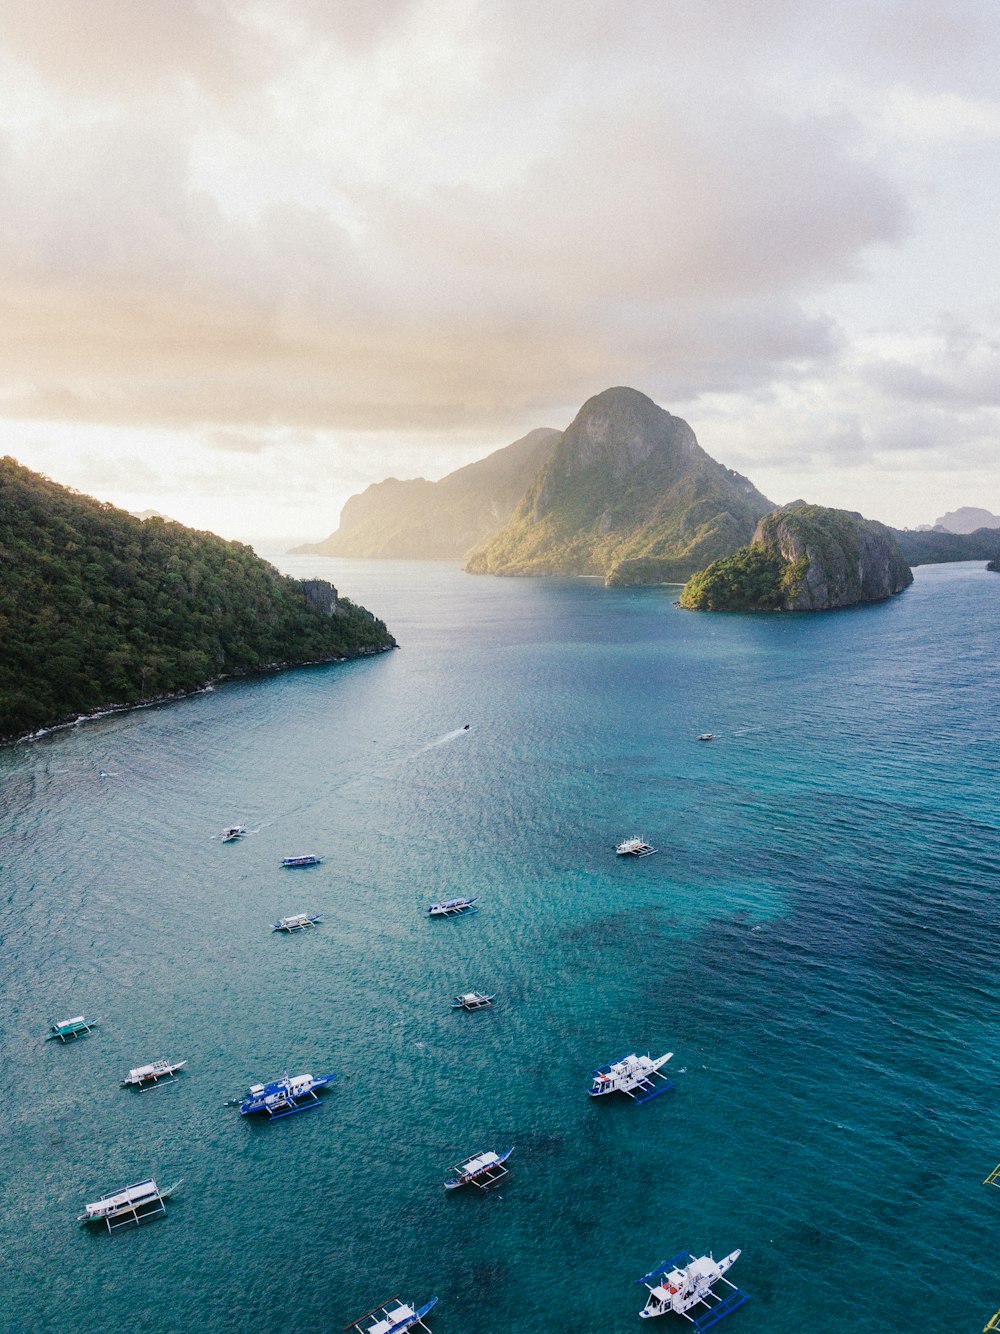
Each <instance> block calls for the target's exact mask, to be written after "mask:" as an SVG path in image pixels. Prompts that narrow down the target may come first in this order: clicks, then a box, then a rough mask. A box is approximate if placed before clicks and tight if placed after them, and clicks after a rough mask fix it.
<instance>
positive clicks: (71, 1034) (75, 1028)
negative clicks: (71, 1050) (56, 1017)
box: [45, 1014, 101, 1042]
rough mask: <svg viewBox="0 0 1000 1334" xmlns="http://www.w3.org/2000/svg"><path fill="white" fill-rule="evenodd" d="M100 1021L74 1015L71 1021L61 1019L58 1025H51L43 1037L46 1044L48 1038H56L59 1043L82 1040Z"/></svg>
mask: <svg viewBox="0 0 1000 1334" xmlns="http://www.w3.org/2000/svg"><path fill="white" fill-rule="evenodd" d="M100 1022H101V1021H100V1019H84V1017H83V1015H82V1014H77V1015H74V1016H73V1018H72V1019H61V1020H60V1021H59V1023H58V1024H53V1025H52V1027H51V1028H50V1029H49V1031H48V1033H46V1035H45V1040H46V1042H47V1041H48V1040H49V1039H50V1038H58V1039H59V1041H60V1042H70V1041H72V1039H73V1038H82V1037H86V1035H87V1034H88V1033H89V1032H90V1030H91V1029H92V1028H93V1027H94V1025H95V1024H99V1023H100Z"/></svg>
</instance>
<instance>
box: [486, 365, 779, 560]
mask: <svg viewBox="0 0 1000 1334" xmlns="http://www.w3.org/2000/svg"><path fill="white" fill-rule="evenodd" d="M773 508H774V506H773V504H772V503H771V501H769V500H768V499H767V497H766V496H762V495H761V494H760V492H759V491H758V490H757V489H756V488H755V487H754V486H753V485H752V483H750V482H749V481H747V479H746V478H745V477H741V476H740V474H739V473H737V472H733V471H732V470H731V469H729V468H724V467H723V466H722V464H721V463H716V462H715V460H714V459H712V458H710V457H709V455H708V454H706V453H705V451H704V450H703V449H702V448H701V447H700V446H699V444H698V442H697V440H696V439H695V436H694V432H693V431H692V430H691V428H690V426H688V424H687V422H685V421H682V420H681V419H680V418H679V417H672V416H671V415H670V413H669V412H664V410H663V409H662V408H659V407H657V405H656V404H655V403H654V402H653V401H652V399H649V398H647V397H646V396H645V394H640V393H638V392H637V391H636V390H635V389H626V388H617V389H606V390H605V391H604V392H603V393H601V394H597V395H596V396H595V397H594V398H591V399H588V401H587V402H586V403H585V404H584V405H583V407H582V408H581V409H580V411H579V412H578V413H577V415H576V417H575V419H574V420H573V422H572V423H571V424H570V426H569V427H568V428H567V430H566V431H564V432H563V435H562V437H561V439H559V440H558V441H557V442H556V444H555V447H554V449H552V450H551V453H550V455H549V458H548V459H547V461H546V462H545V463H543V465H542V466H541V468H540V469H539V471H538V473H537V475H536V476H535V478H534V480H533V481H532V483H531V485H530V486H529V488H528V490H527V491H526V493H525V495H524V496H523V497H522V499H521V501H520V503H519V504H518V506H517V508H516V509H515V511H514V513H513V514H512V516H511V518H510V521H509V522H508V524H507V525H506V527H505V528H503V529H502V530H501V531H500V532H499V533H498V534H497V536H496V537H494V538H493V539H492V541H490V542H488V543H486V545H484V546H483V547H482V548H481V549H480V550H479V551H477V552H475V553H474V554H473V556H472V557H471V558H470V560H469V562H468V564H467V565H466V569H467V570H469V571H470V572H472V573H473V574H504V575H517V574H522V575H523V574H599V575H603V576H604V577H605V579H606V581H607V582H608V583H635V584H646V583H662V582H665V581H669V580H682V579H686V578H687V577H688V576H689V575H690V574H692V573H693V572H694V571H695V570H699V569H702V568H703V567H704V566H705V565H707V564H708V563H709V561H711V560H714V559H715V558H716V557H717V556H722V555H726V554H728V553H729V552H731V551H733V550H735V549H736V548H737V547H738V546H740V545H742V544H743V543H744V542H748V541H749V540H750V538H751V536H752V534H753V531H754V527H755V526H756V523H757V520H758V519H759V518H760V517H761V516H762V515H764V514H766V513H767V512H768V511H769V510H771V509H773Z"/></svg>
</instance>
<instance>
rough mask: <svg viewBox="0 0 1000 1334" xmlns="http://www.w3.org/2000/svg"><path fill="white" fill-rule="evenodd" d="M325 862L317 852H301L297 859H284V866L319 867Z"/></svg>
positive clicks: (282, 862)
mask: <svg viewBox="0 0 1000 1334" xmlns="http://www.w3.org/2000/svg"><path fill="white" fill-rule="evenodd" d="M322 860H323V858H322V857H319V856H317V855H316V853H315V852H301V853H299V855H298V856H297V857H282V859H281V864H282V866H318V865H319V864H320V862H321V861H322Z"/></svg>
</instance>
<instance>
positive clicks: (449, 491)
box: [295, 427, 560, 561]
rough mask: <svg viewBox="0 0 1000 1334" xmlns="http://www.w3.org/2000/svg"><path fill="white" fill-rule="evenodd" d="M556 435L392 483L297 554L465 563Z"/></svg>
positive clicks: (538, 434) (353, 505)
mask: <svg viewBox="0 0 1000 1334" xmlns="http://www.w3.org/2000/svg"><path fill="white" fill-rule="evenodd" d="M559 436H560V432H558V431H553V430H549V429H547V428H545V427H540V428H539V429H538V430H535V431H531V432H529V434H528V435H526V436H524V437H523V438H522V439H520V440H515V441H514V443H513V444H512V445H507V446H506V447H505V448H503V449H498V450H496V451H495V452H494V453H492V454H490V455H488V456H487V457H486V458H485V459H479V460H478V461H477V462H476V463H470V464H468V465H467V466H466V467H464V468H459V469H458V470H457V471H456V472H452V473H449V474H448V476H447V477H442V478H441V480H440V481H439V482H429V481H427V480H426V479H425V478H423V477H416V478H412V479H411V480H408V481H399V480H398V479H397V478H395V477H389V478H387V479H386V481H384V482H376V483H375V484H374V485H373V486H370V487H368V489H367V490H366V491H363V492H362V493H361V495H358V496H352V497H351V498H350V500H349V501H348V502H347V504H346V505H345V506H344V508H343V510H342V511H341V515H340V527H339V528H338V529H337V531H336V532H335V533H331V534H330V536H329V537H328V538H325V539H324V541H322V542H314V543H311V544H307V545H306V546H301V547H296V548H295V552H296V553H299V552H308V553H313V554H316V555H320V556H354V557H360V558H364V559H375V560H378V559H396V560H455V561H461V560H465V558H466V556H467V555H468V554H469V552H470V551H472V550H473V549H474V548H475V547H478V546H481V545H482V543H483V542H486V541H487V540H488V539H489V538H491V537H492V536H493V535H494V534H495V533H497V532H498V531H499V530H500V529H501V528H502V527H503V526H504V524H505V523H506V522H507V520H508V519H509V518H510V516H511V514H512V513H513V510H514V506H515V505H516V504H517V502H518V501H519V500H520V499H521V496H522V495H523V494H524V492H525V491H526V490H527V488H528V485H529V483H530V482H531V479H532V478H533V477H534V475H535V473H536V472H537V471H538V469H539V467H540V466H541V464H542V463H543V462H544V460H545V459H546V458H547V457H548V454H549V453H550V451H551V449H552V446H553V444H554V443H555V442H556V441H557V440H558V439H559Z"/></svg>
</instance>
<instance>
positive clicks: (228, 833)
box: [222, 824, 247, 843]
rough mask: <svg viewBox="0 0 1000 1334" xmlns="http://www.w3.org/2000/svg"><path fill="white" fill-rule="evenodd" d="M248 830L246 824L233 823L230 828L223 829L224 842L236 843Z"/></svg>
mask: <svg viewBox="0 0 1000 1334" xmlns="http://www.w3.org/2000/svg"><path fill="white" fill-rule="evenodd" d="M246 832H247V827H246V825H245V824H231V825H230V826H229V828H228V829H224V830H223V831H222V841H223V843H235V842H236V840H237V839H238V838H242V837H243V835H244V834H245V833H246Z"/></svg>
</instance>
